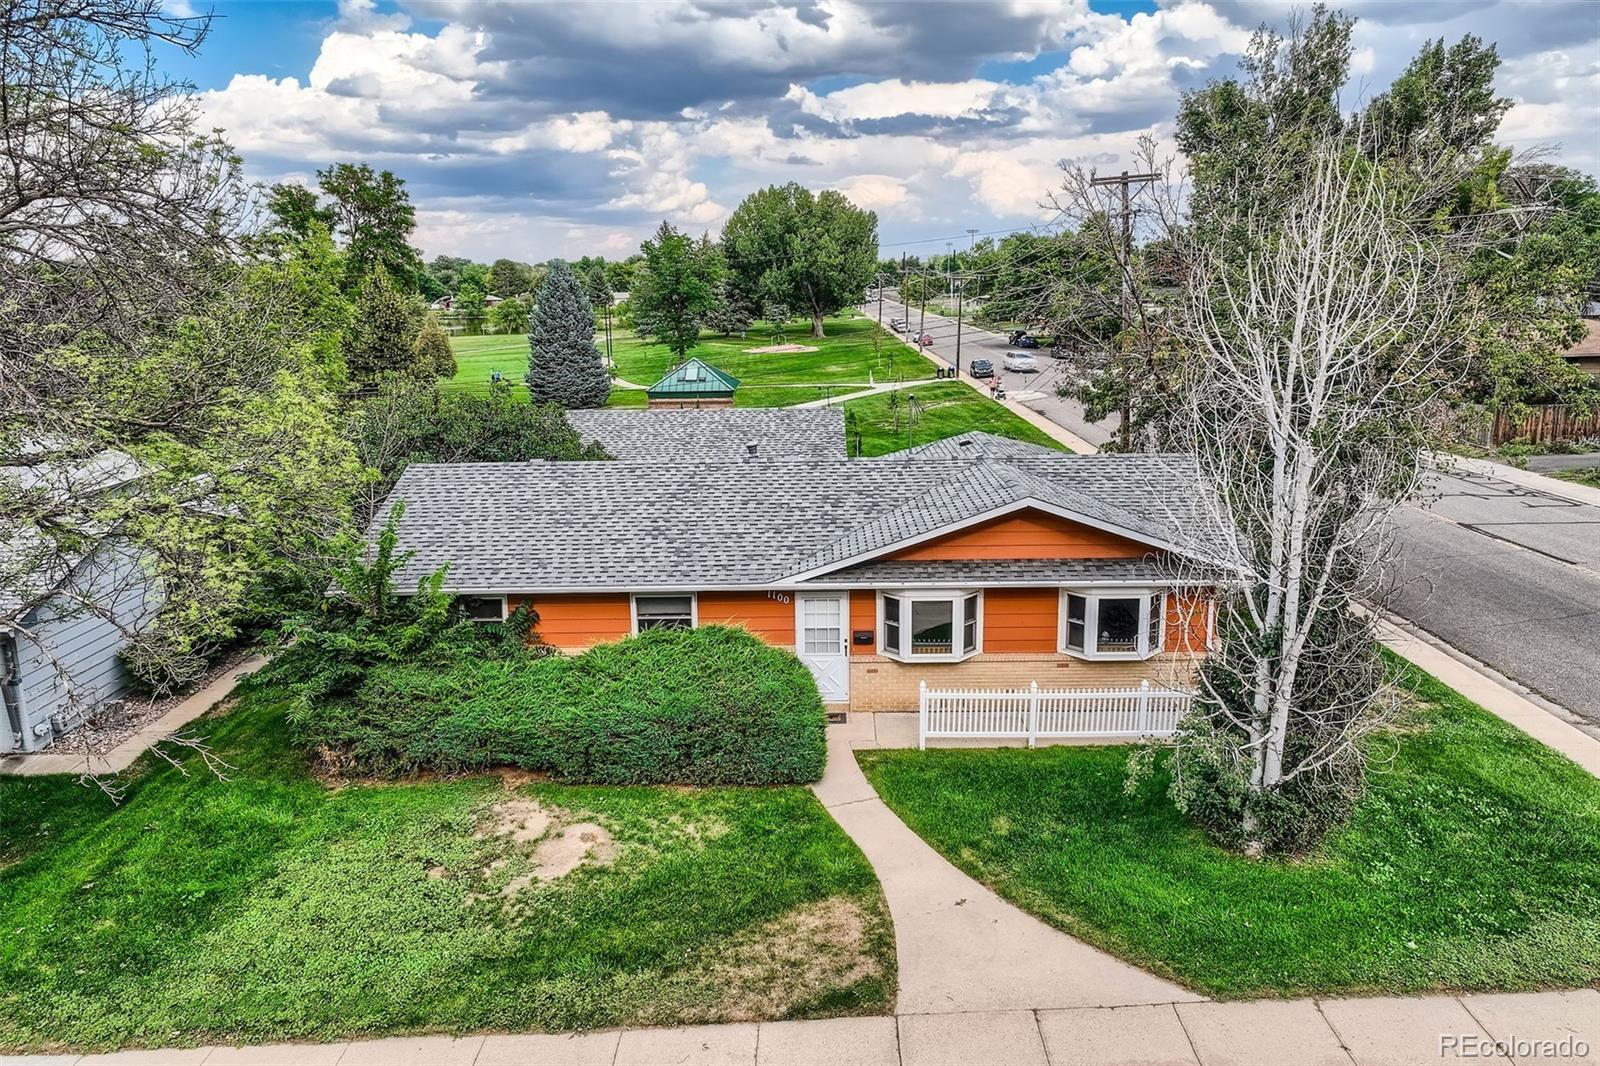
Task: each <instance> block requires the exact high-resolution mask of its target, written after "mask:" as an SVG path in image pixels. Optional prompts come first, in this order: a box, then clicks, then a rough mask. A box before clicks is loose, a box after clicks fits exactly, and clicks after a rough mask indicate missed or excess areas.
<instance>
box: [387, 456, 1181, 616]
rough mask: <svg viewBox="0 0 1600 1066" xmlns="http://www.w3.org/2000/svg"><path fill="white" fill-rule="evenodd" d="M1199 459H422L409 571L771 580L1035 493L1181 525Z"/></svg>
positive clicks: (487, 584)
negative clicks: (1176, 519)
mask: <svg viewBox="0 0 1600 1066" xmlns="http://www.w3.org/2000/svg"><path fill="white" fill-rule="evenodd" d="M1190 469H1191V468H1190V467H1189V464H1187V463H1185V462H1184V461H1183V460H1181V459H1174V458H1173V457H1170V456H1122V455H1091V456H1072V455H1051V456H1047V457H1037V458H1015V459H1005V460H978V461H966V462H962V461H956V460H942V459H918V458H916V457H915V456H911V457H907V458H903V459H902V460H900V461H896V462H889V461H870V462H864V461H860V460H847V459H807V460H794V461H780V460H774V461H764V460H754V461H742V462H693V461H673V462H661V461H659V460H658V461H649V462H638V461H629V460H621V461H618V462H580V463H552V462H534V463H465V464H414V465H412V466H411V467H410V468H409V469H407V471H406V472H405V474H404V475H403V476H402V477H401V479H400V482H399V484H397V485H396V486H395V490H394V499H395V500H397V501H402V502H404V504H405V513H404V516H403V517H402V519H401V521H400V539H401V546H402V547H403V548H404V549H405V550H408V551H411V552H413V553H414V555H413V557H412V558H411V559H410V560H409V561H408V562H407V563H406V564H405V566H404V567H403V568H402V569H401V572H400V573H399V575H397V581H398V583H399V586H400V587H401V588H403V589H404V588H409V587H413V586H414V585H415V584H416V582H417V581H418V580H420V579H421V578H423V577H425V576H426V575H427V574H429V573H431V572H433V571H434V570H435V569H437V568H438V567H440V566H443V565H446V564H448V565H449V573H448V576H447V579H446V583H445V584H446V588H447V589H450V590H451V591H456V592H517V591H534V590H541V589H543V590H554V589H572V590H579V589H623V588H639V587H681V588H687V587H700V588H705V587H718V586H737V585H743V586H757V587H759V586H761V585H769V584H773V583H777V582H781V581H784V580H786V579H789V578H792V577H794V576H796V575H798V574H800V573H802V572H805V571H808V570H811V569H815V568H816V567H818V566H827V565H830V564H832V563H840V564H843V563H847V562H849V561H850V560H852V559H854V558H857V557H858V556H860V555H862V554H865V553H869V552H872V551H874V550H878V549H882V548H885V547H888V546H890V545H892V544H895V543H899V542H900V541H903V540H905V539H906V538H908V537H912V536H917V535H920V534H923V533H928V532H931V531H933V530H936V529H938V528H941V527H943V526H945V525H948V524H950V523H953V522H959V521H962V520H964V519H968V518H972V517H975V516H977V515H980V514H983V513H986V512H988V511H991V510H994V509H996V508H997V507H1002V506H1006V505H1008V504H1013V503H1017V502H1021V501H1026V500H1029V499H1040V500H1043V502H1046V503H1055V504H1057V505H1058V506H1064V507H1068V508H1069V509H1072V510H1076V511H1078V513H1083V514H1085V515H1086V516H1088V517H1090V518H1092V519H1095V520H1098V521H1102V522H1106V523H1108V524H1111V525H1118V526H1121V528H1128V529H1134V530H1136V531H1139V530H1161V531H1169V530H1168V527H1167V526H1166V525H1165V522H1164V519H1166V518H1167V517H1169V516H1170V514H1171V513H1173V512H1174V508H1172V507H1169V506H1168V505H1166V504H1165V503H1163V502H1162V501H1163V500H1164V499H1166V498H1169V497H1175V496H1181V495H1182V494H1184V493H1186V492H1188V491H1189V484H1190V481H1189V473H1188V472H1189V470H1190ZM1069 500H1070V501H1072V504H1069V503H1066V502H1063V501H1069ZM1073 504H1076V506H1073ZM1114 518H1118V519H1121V520H1122V521H1114V520H1113V519H1114ZM1123 522H1129V523H1134V522H1136V523H1137V526H1134V525H1124V524H1123ZM1147 535H1149V534H1147Z"/></svg>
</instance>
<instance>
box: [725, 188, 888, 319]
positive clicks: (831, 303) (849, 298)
mask: <svg viewBox="0 0 1600 1066" xmlns="http://www.w3.org/2000/svg"><path fill="white" fill-rule="evenodd" d="M722 250H723V255H724V257H725V258H726V261H727V264H728V268H729V270H731V271H732V273H733V275H734V276H735V278H737V279H738V281H737V284H738V285H739V286H740V287H741V289H742V290H743V291H746V292H749V293H752V294H759V296H760V298H762V299H764V300H776V301H779V302H782V303H786V304H788V305H790V306H791V307H796V308H799V309H800V310H801V311H802V312H804V313H805V314H807V315H809V316H810V318H811V335H812V336H813V337H821V336H823V329H822V320H823V318H825V317H826V316H827V315H830V314H833V313H834V312H836V311H838V310H839V309H840V308H843V307H848V306H851V305H853V304H854V303H855V302H856V301H857V300H859V299H860V298H861V293H862V292H863V291H864V290H865V289H866V286H867V284H868V283H869V282H870V281H871V280H872V278H873V271H874V268H875V267H876V265H877V259H878V216H877V215H875V214H873V213H872V212H871V211H863V210H861V209H860V208H858V207H856V206H855V205H854V204H852V203H851V202H850V201H849V200H848V199H846V198H845V196H844V195H843V194H842V193H839V192H836V191H834V190H832V189H829V190H826V191H824V192H822V193H812V192H811V191H810V190H809V189H806V188H805V187H803V186H801V185H798V184H796V183H793V182H791V183H790V184H788V185H773V186H770V187H768V188H766V189H761V190H759V191H757V192H753V193H751V194H750V195H749V196H747V197H745V199H744V202H743V203H741V204H740V205H739V206H738V208H737V209H735V211H734V212H733V214H732V215H731V216H729V218H728V222H727V224H726V225H725V226H723V228H722Z"/></svg>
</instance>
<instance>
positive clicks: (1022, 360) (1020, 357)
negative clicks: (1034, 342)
mask: <svg viewBox="0 0 1600 1066" xmlns="http://www.w3.org/2000/svg"><path fill="white" fill-rule="evenodd" d="M1002 363H1003V365H1004V366H1005V368H1006V369H1007V370H1020V371H1022V372H1023V373H1025V374H1036V373H1038V371H1039V360H1037V359H1035V358H1034V357H1033V356H1031V355H1029V354H1028V353H1027V352H1007V353H1006V357H1005V359H1004V360H1002Z"/></svg>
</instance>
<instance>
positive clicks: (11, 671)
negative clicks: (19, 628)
mask: <svg viewBox="0 0 1600 1066" xmlns="http://www.w3.org/2000/svg"><path fill="white" fill-rule="evenodd" d="M21 669H22V657H21V656H20V655H18V654H17V634H16V631H15V630H13V629H11V628H10V627H9V626H8V627H6V628H4V629H0V699H3V700H4V702H5V705H6V724H7V725H8V726H10V729H11V744H10V746H9V747H7V748H6V749H5V750H6V751H22V750H24V740H25V738H24V737H23V735H22V686H21V684H20V672H21Z"/></svg>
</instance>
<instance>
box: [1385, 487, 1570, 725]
mask: <svg viewBox="0 0 1600 1066" xmlns="http://www.w3.org/2000/svg"><path fill="white" fill-rule="evenodd" d="M1396 532H1397V537H1396V540H1397V542H1398V543H1397V548H1398V552H1397V555H1398V571H1397V574H1396V581H1395V588H1394V591H1393V596H1392V600H1391V602H1390V604H1389V605H1388V606H1389V609H1390V610H1392V611H1393V612H1394V613H1395V614H1398V615H1400V616H1401V617H1402V618H1405V619H1407V620H1408V621H1410V622H1412V623H1414V624H1416V625H1417V626H1419V627H1421V628H1422V629H1424V630H1426V631H1428V632H1429V633H1432V634H1433V635H1434V636H1436V637H1438V638H1439V639H1441V640H1443V641H1444V642H1445V643H1446V644H1449V645H1450V646H1451V647H1453V648H1455V649H1456V650H1458V651H1461V652H1465V653H1466V654H1467V655H1470V656H1472V657H1473V658H1475V659H1478V660H1479V661H1481V662H1483V663H1486V664H1487V665H1489V666H1491V667H1493V668H1494V669H1495V670H1497V671H1498V672H1500V673H1501V674H1504V675H1505V676H1506V677H1508V678H1510V679H1512V680H1513V681H1516V682H1518V683H1519V684H1521V685H1523V686H1524V687H1526V688H1528V689H1529V690H1531V691H1532V692H1535V693H1537V694H1538V695H1540V696H1542V697H1544V698H1545V699H1546V700H1549V701H1550V702H1552V703H1555V704H1557V705H1559V706H1561V707H1564V708H1566V709H1567V710H1569V711H1571V712H1572V713H1573V714H1575V715H1577V716H1578V717H1579V718H1581V719H1583V723H1582V724H1583V727H1584V728H1586V729H1587V730H1588V731H1589V732H1590V733H1593V734H1594V735H1596V736H1600V507H1591V506H1588V505H1585V504H1580V503H1574V502H1572V501H1571V500H1567V499H1563V498H1561V497H1557V496H1551V495H1547V494H1545V493H1542V492H1538V491H1536V490H1533V489H1529V488H1524V487H1522V486H1520V485H1514V484H1512V483H1511V482H1508V481H1503V480H1501V479H1499V478H1496V477H1491V476H1486V475H1479V474H1473V473H1458V472H1453V473H1436V474H1434V475H1433V476H1432V477H1430V479H1429V482H1428V498H1427V499H1425V500H1424V501H1423V502H1422V504H1421V505H1420V506H1414V507H1407V508H1405V509H1403V510H1402V511H1401V512H1400V513H1399V514H1398V515H1397V516H1396Z"/></svg>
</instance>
